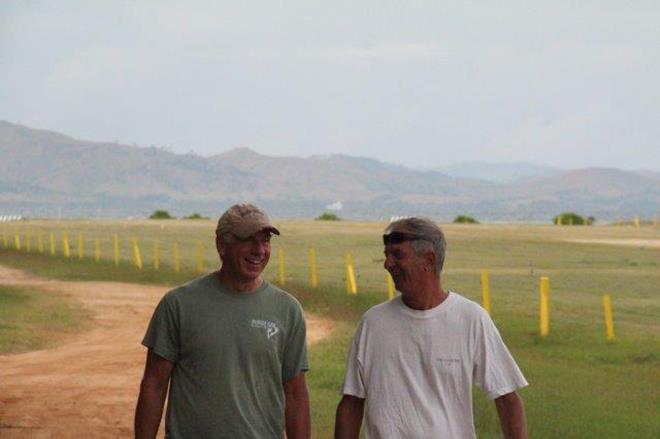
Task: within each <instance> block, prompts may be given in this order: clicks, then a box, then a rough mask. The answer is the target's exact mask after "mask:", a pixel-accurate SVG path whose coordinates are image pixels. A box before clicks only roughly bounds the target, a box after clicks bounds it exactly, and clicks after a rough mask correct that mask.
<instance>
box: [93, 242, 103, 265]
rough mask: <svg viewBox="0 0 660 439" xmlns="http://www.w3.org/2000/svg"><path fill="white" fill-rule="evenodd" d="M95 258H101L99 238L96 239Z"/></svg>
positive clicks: (97, 259)
mask: <svg viewBox="0 0 660 439" xmlns="http://www.w3.org/2000/svg"><path fill="white" fill-rule="evenodd" d="M94 260H95V261H96V262H99V261H100V260H101V240H100V239H99V238H96V239H95V240H94Z"/></svg>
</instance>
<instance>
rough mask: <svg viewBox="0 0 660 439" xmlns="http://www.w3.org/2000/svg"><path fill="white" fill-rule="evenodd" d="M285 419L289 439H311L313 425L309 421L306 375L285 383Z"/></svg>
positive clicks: (302, 373)
mask: <svg viewBox="0 0 660 439" xmlns="http://www.w3.org/2000/svg"><path fill="white" fill-rule="evenodd" d="M284 397H285V407H284V418H285V425H286V437H287V438H288V439H309V437H310V436H311V423H310V420H309V394H308V393H307V384H306V383H305V373H304V372H300V373H299V374H298V375H296V376H294V377H293V378H291V379H290V380H289V381H286V382H285V383H284Z"/></svg>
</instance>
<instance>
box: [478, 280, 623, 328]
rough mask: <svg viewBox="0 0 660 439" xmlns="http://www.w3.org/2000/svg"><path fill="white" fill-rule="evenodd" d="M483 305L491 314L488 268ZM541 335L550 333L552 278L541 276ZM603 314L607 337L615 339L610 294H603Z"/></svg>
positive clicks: (482, 287)
mask: <svg viewBox="0 0 660 439" xmlns="http://www.w3.org/2000/svg"><path fill="white" fill-rule="evenodd" d="M481 293H482V305H483V307H484V309H485V310H486V311H487V312H488V314H491V312H492V309H491V304H490V280H489V273H488V270H481ZM539 296H540V297H539V335H540V336H541V337H546V336H547V335H548V334H550V278H548V277H547V276H541V278H540V280H539ZM603 316H604V320H605V337H606V338H607V340H608V341H614V339H615V337H614V318H613V315H612V299H611V298H610V296H609V294H605V295H603Z"/></svg>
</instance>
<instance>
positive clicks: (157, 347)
mask: <svg viewBox="0 0 660 439" xmlns="http://www.w3.org/2000/svg"><path fill="white" fill-rule="evenodd" d="M179 330H180V322H179V313H178V312H177V306H176V302H175V297H174V296H173V295H172V294H171V293H168V294H166V295H165V296H164V297H163V298H162V299H161V301H160V303H158V306H156V310H155V311H154V314H153V316H151V321H150V322H149V327H148V328H147V333H146V334H145V336H144V338H143V339H142V344H143V345H144V346H146V347H147V348H149V349H151V350H152V351H153V352H154V353H155V354H157V355H158V356H160V357H163V358H165V359H166V360H170V361H172V362H174V363H175V362H177V361H178V359H179V340H180V338H179Z"/></svg>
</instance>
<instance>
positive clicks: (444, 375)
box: [342, 292, 527, 439]
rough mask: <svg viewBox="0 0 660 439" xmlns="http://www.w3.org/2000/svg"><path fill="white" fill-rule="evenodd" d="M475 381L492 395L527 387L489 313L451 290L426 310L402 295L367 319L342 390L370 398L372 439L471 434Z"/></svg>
mask: <svg viewBox="0 0 660 439" xmlns="http://www.w3.org/2000/svg"><path fill="white" fill-rule="evenodd" d="M473 382H474V383H475V384H476V385H477V386H479V387H480V388H482V389H483V390H484V391H485V392H486V394H487V396H488V398H490V399H495V398H497V397H499V396H502V395H504V394H507V393H510V392H513V391H514V390H516V389H518V388H520V387H524V386H526V385H527V381H526V380H525V377H524V376H523V375H522V373H521V372H520V369H519V368H518V366H517V365H516V363H515V361H514V359H513V357H512V356H511V354H510V353H509V350H508V349H507V348H506V346H505V345H504V342H503V341H502V338H501V337H500V334H499V332H498V331H497V328H496V327H495V325H494V324H493V321H492V320H491V319H490V316H489V315H488V314H487V313H486V311H485V310H484V309H483V308H481V307H480V306H479V305H478V304H476V303H474V302H472V301H470V300H468V299H466V298H464V297H462V296H460V295H458V294H456V293H453V292H452V293H450V294H449V296H448V297H447V298H446V299H445V301H444V302H442V303H441V304H440V305H438V306H436V307H435V308H432V309H429V310H424V311H418V310H414V309H412V308H409V307H407V306H406V305H405V304H404V303H403V300H402V299H401V296H398V297H396V298H394V299H392V300H390V301H389V302H385V303H382V304H380V305H377V306H374V307H373V308H371V309H370V310H369V311H367V312H366V313H365V315H364V316H363V317H362V320H361V321H360V324H359V326H358V328H357V330H356V332H355V335H354V336H353V341H352V343H351V348H350V352H349V355H348V364H347V367H346V376H345V378H344V385H343V388H342V392H343V394H345V395H353V396H357V397H359V398H366V409H365V410H366V412H365V426H366V434H367V438H374V439H376V438H384V439H393V438H407V439H409V438H425V439H426V438H470V437H475V432H474V422H473V416H472V383H473Z"/></svg>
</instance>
